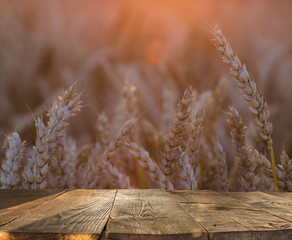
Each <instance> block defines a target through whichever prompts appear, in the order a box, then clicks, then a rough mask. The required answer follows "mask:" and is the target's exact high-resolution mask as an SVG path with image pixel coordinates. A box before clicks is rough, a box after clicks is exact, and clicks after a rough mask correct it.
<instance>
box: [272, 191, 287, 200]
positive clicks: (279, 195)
mask: <svg viewBox="0 0 292 240" xmlns="http://www.w3.org/2000/svg"><path fill="white" fill-rule="evenodd" d="M266 193H267V194H270V195H273V196H277V197H281V198H284V199H289V200H292V192H266Z"/></svg>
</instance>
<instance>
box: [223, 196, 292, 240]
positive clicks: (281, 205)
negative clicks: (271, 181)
mask: <svg viewBox="0 0 292 240" xmlns="http://www.w3.org/2000/svg"><path fill="white" fill-rule="evenodd" d="M228 196H231V197H233V198H235V199H238V200H240V201H242V202H244V203H248V204H250V205H252V206H253V207H255V208H257V209H261V210H262V211H265V212H267V213H270V214H271V215H275V216H278V217H281V218H283V219H285V220H287V221H289V222H291V224H292V200H290V199H288V198H282V197H279V196H273V195H270V194H266V193H263V192H252V193H249V194H245V193H240V192H237V193H229V194H228ZM291 239H292V238H291Z"/></svg>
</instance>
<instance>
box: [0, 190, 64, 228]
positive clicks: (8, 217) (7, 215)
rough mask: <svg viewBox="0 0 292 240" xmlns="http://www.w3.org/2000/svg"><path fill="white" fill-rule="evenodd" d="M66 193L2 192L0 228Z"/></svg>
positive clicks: (40, 191) (49, 191) (58, 191)
mask: <svg viewBox="0 0 292 240" xmlns="http://www.w3.org/2000/svg"><path fill="white" fill-rule="evenodd" d="M64 192H65V191H61V190H1V191H0V206H1V208H2V209H1V210H0V226H3V225H5V224H7V223H10V222H12V221H13V220H15V219H17V218H19V217H21V216H23V215H24V214H26V213H27V212H28V211H31V210H33V209H35V208H38V207H40V206H42V205H43V204H44V203H46V202H48V201H50V200H52V199H54V198H56V197H58V196H59V195H61V194H62V193H64ZM5 207H6V208H5Z"/></svg>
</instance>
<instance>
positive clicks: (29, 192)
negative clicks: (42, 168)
mask: <svg viewBox="0 0 292 240" xmlns="http://www.w3.org/2000/svg"><path fill="white" fill-rule="evenodd" d="M61 192H64V190H61V189H41V190H40V189H0V210H1V209H4V208H9V207H13V206H15V205H19V204H22V203H26V202H31V201H33V200H36V199H38V198H42V197H45V196H49V195H53V194H57V193H61Z"/></svg>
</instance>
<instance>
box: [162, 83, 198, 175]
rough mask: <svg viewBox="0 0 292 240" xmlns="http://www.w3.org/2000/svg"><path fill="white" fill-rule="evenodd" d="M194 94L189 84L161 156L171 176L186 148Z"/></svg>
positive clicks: (166, 173) (164, 168)
mask: <svg viewBox="0 0 292 240" xmlns="http://www.w3.org/2000/svg"><path fill="white" fill-rule="evenodd" d="M193 102H194V95H193V92H192V88H191V86H189V87H188V88H187V89H186V90H185V92H184V95H183V98H182V99H181V101H180V102H179V104H178V111H177V113H176V114H175V117H174V124H173V126H172V128H171V132H170V134H169V136H168V138H167V139H166V141H165V146H164V153H163V154H162V157H161V165H162V169H163V172H164V174H165V175H166V176H168V177H169V176H170V175H171V174H172V173H173V171H174V169H175V165H176V163H177V162H178V161H179V159H180V158H181V154H182V151H184V150H185V147H186V146H185V141H186V139H187V137H188V134H187V129H188V125H189V122H190V118H191V115H192V108H193Z"/></svg>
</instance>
